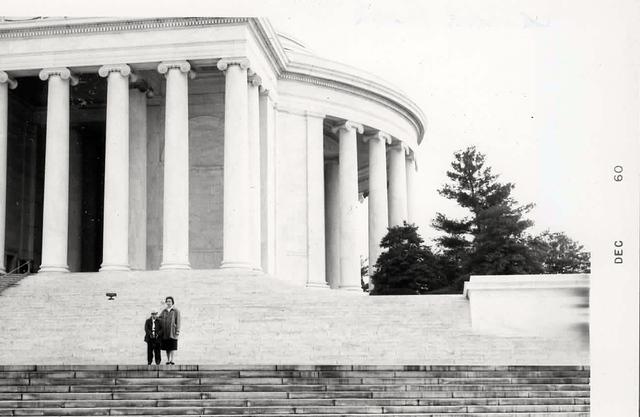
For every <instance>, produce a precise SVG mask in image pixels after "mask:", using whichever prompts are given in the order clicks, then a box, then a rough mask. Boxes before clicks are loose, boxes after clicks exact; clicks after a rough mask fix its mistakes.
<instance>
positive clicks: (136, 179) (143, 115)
mask: <svg viewBox="0 0 640 417" xmlns="http://www.w3.org/2000/svg"><path fill="white" fill-rule="evenodd" d="M133 87H134V88H131V89H130V90H129V265H130V266H131V269H134V270H145V269H147V95H148V94H150V93H151V92H150V90H147V89H146V88H145V87H144V86H143V87H140V86H139V84H138V83H136V84H134V85H133Z"/></svg>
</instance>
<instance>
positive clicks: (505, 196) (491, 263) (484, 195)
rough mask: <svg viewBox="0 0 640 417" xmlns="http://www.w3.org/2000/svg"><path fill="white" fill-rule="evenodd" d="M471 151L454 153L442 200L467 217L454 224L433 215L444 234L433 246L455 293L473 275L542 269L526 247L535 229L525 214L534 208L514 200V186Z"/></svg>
mask: <svg viewBox="0 0 640 417" xmlns="http://www.w3.org/2000/svg"><path fill="white" fill-rule="evenodd" d="M485 159H486V157H485V155H484V154H482V153H480V152H478V151H477V150H476V148H475V147H474V146H471V147H469V148H467V149H465V150H464V151H458V152H456V153H455V154H454V161H453V162H452V163H451V167H452V169H451V170H450V171H447V177H449V179H450V180H451V183H449V184H446V185H444V186H443V187H442V188H441V189H440V190H439V193H440V195H442V196H444V197H446V198H449V199H452V200H455V201H456V202H457V203H458V204H459V205H460V206H461V207H464V208H466V209H467V210H469V213H470V215H469V216H467V217H465V218H462V219H452V218H449V217H447V216H445V215H444V214H442V213H438V214H437V215H436V218H435V220H434V221H433V226H434V227H435V228H436V229H437V230H439V231H441V232H442V233H443V235H442V236H440V237H439V238H438V239H436V241H437V242H438V245H439V246H440V248H441V250H442V255H443V256H444V257H445V258H447V259H448V266H447V267H446V273H447V276H448V279H449V281H450V282H451V283H452V284H453V287H454V288H455V289H456V290H459V289H461V287H462V283H463V281H464V280H466V279H468V276H469V275H471V274H478V275H483V274H492V275H493V274H495V275H501V274H525V273H540V272H542V271H543V268H542V264H541V262H540V261H539V260H538V257H537V256H536V252H534V251H533V250H531V248H529V246H528V245H527V238H526V234H525V232H526V230H527V229H528V228H529V227H531V226H532V225H533V223H532V222H531V221H530V220H527V219H525V218H524V215H525V214H526V213H527V212H529V211H530V210H531V209H532V208H533V204H527V205H523V206H520V205H518V202H517V201H516V200H514V199H513V197H512V196H511V192H512V191H513V189H514V185H513V184H512V183H509V182H507V183H501V182H499V181H498V176H497V175H494V174H493V173H492V172H491V168H490V167H488V166H486V164H485Z"/></svg>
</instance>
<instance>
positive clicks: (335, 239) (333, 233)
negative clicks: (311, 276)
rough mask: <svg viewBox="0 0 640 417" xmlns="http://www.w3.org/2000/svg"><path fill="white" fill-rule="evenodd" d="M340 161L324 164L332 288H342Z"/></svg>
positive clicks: (327, 268)
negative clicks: (339, 194)
mask: <svg viewBox="0 0 640 417" xmlns="http://www.w3.org/2000/svg"><path fill="white" fill-rule="evenodd" d="M338 178H339V173H338V160H337V159H329V160H327V161H326V162H325V164H324V190H325V191H324V210H325V223H324V236H325V237H324V238H325V274H326V278H327V281H328V283H329V286H330V287H331V288H338V287H340V199H339V196H338V191H339V187H340V184H339V180H338Z"/></svg>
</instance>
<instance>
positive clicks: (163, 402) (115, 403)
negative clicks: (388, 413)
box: [0, 396, 589, 409]
mask: <svg viewBox="0 0 640 417" xmlns="http://www.w3.org/2000/svg"><path fill="white" fill-rule="evenodd" d="M588 404H589V400H588V399H582V400H578V401H577V400H576V399H573V398H553V399H551V398H526V397H520V398H499V399H495V398H494V399H487V398H438V399H416V398H408V399H399V398H366V399H358V398H343V399H335V398H326V399H317V398H315V399H291V398H263V399H260V398H253V397H249V396H246V397H245V398H238V399H229V398H227V399H200V398H198V399H143V398H139V397H138V398H132V399H72V400H70V399H57V400H55V399H54V400H25V399H22V400H13V401H7V400H0V409H3V408H54V407H63V408H114V407H243V406H251V407H260V406H269V407H271V406H292V407H301V406H302V407H307V406H323V407H331V406H349V407H352V406H358V407H367V406H462V405H474V406H475V405H477V406H480V405H484V406H506V405H549V406H551V405H588Z"/></svg>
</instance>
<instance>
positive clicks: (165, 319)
mask: <svg viewBox="0 0 640 417" xmlns="http://www.w3.org/2000/svg"><path fill="white" fill-rule="evenodd" d="M164 302H165V304H166V305H167V306H166V307H165V309H164V310H162V313H160V321H161V322H162V330H163V331H162V350H165V351H166V352H167V365H175V363H174V362H173V358H174V356H175V352H176V350H178V337H179V336H180V311H179V310H178V309H177V308H175V306H174V303H175V301H174V300H173V297H167V298H165V300H164Z"/></svg>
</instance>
